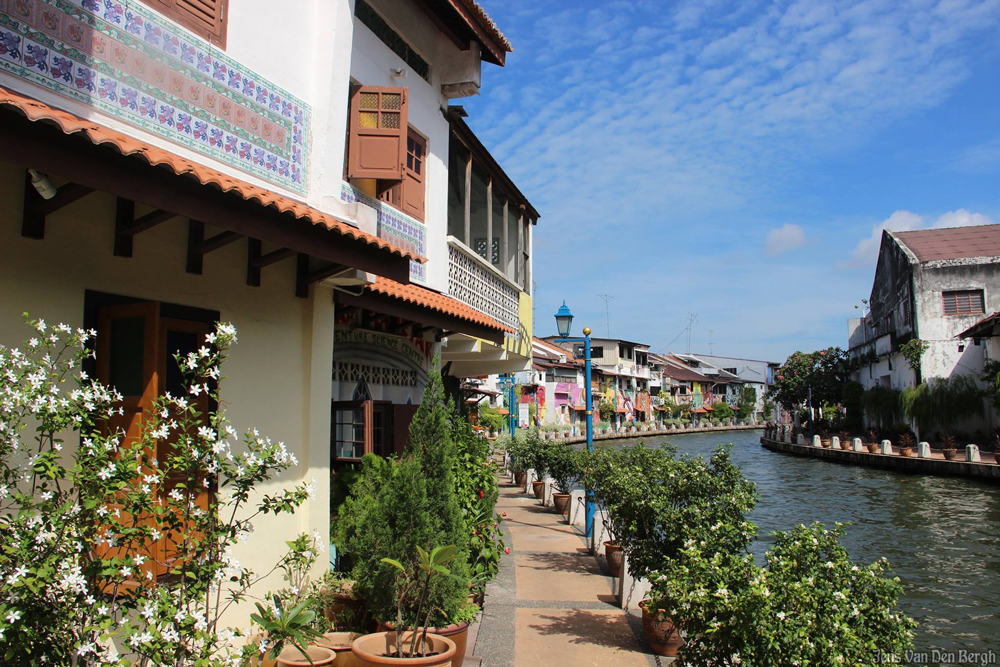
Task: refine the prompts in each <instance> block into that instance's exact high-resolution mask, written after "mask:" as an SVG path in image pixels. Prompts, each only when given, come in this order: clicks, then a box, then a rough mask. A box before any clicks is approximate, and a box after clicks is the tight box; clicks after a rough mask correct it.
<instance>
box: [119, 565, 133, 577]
mask: <svg viewBox="0 0 1000 667" xmlns="http://www.w3.org/2000/svg"><path fill="white" fill-rule="evenodd" d="M121 573H122V576H123V577H130V576H132V568H130V567H128V566H127V565H126V566H125V567H123V568H122V569H121Z"/></svg>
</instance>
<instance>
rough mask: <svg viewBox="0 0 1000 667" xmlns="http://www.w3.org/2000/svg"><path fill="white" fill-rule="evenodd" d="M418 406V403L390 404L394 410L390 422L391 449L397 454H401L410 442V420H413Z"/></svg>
mask: <svg viewBox="0 0 1000 667" xmlns="http://www.w3.org/2000/svg"><path fill="white" fill-rule="evenodd" d="M419 408H420V406H419V405H409V404H405V405H398V404H397V405H393V406H392V409H393V412H394V415H393V424H392V442H393V450H394V452H395V453H396V454H397V455H399V456H402V455H403V451H404V450H405V449H406V445H407V443H408V442H410V422H411V421H413V416H414V415H415V414H417V410H418V409H419Z"/></svg>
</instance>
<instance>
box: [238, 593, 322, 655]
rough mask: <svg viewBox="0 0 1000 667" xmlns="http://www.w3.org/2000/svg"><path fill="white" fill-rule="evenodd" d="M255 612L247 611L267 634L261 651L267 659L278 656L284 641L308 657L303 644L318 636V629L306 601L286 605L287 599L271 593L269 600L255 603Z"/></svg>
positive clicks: (314, 614) (308, 603)
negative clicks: (268, 601) (290, 605)
mask: <svg viewBox="0 0 1000 667" xmlns="http://www.w3.org/2000/svg"><path fill="white" fill-rule="evenodd" d="M255 605H256V607H257V613H256V614H250V620H251V621H253V622H254V623H256V624H257V625H258V626H259V627H260V628H261V629H262V630H263V631H264V634H265V635H266V636H267V644H266V645H265V646H263V647H261V648H262V651H261V652H264V651H267V655H268V657H269V658H270V659H271V660H274V659H276V658H277V657H278V654H280V653H281V650H282V649H283V648H284V647H285V644H286V643H288V644H291V645H292V646H294V647H295V648H297V649H298V650H299V651H300V652H301V653H302V655H303V656H304V657H305V658H306V659H307V660H308V659H309V657H308V654H307V653H306V646H308V644H309V642H310V640H313V639H316V638H317V637H321V636H322V633H321V632H319V631H317V630H316V629H314V628H313V623H314V622H315V618H316V612H315V611H314V610H313V609H310V608H309V606H310V601H309V600H302V601H301V602H299V603H298V604H296V605H295V606H293V607H287V608H286V606H287V601H286V600H282V599H281V597H280V596H278V595H274V596H273V599H272V602H271V604H267V605H264V604H261V603H260V602H257V603H255Z"/></svg>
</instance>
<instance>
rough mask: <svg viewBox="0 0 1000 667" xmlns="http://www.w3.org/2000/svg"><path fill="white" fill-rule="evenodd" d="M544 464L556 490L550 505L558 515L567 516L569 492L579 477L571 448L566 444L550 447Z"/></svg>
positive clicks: (577, 465)
mask: <svg viewBox="0 0 1000 667" xmlns="http://www.w3.org/2000/svg"><path fill="white" fill-rule="evenodd" d="M546 463H547V466H546V467H547V468H548V471H549V475H550V476H551V477H552V480H553V484H554V486H555V488H556V492H554V493H553V494H552V505H553V506H554V507H555V510H556V512H558V513H559V514H564V515H566V516H569V501H570V491H571V490H572V488H573V484H574V482H576V480H577V478H578V477H579V476H580V468H579V464H578V461H577V455H576V452H575V451H574V450H573V446H572V445H570V444H567V443H559V444H555V445H552V446H551V447H549V450H548V452H547V456H546Z"/></svg>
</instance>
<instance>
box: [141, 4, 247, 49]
mask: <svg viewBox="0 0 1000 667" xmlns="http://www.w3.org/2000/svg"><path fill="white" fill-rule="evenodd" d="M208 1H209V2H214V3H215V9H216V13H215V16H213V17H212V18H211V20H212V21H213V22H214V27H212V28H210V27H209V26H208V25H207V24H206V23H205V22H204V21H203V20H199V18H197V17H196V15H195V14H196V11H197V10H196V9H194V8H191V7H189V6H190V5H200V6H202V7H204V5H205V3H204V2H198V0H140V2H142V3H143V4H145V5H147V6H149V7H152V8H153V9H155V10H156V11H158V12H159V13H161V14H163V15H164V16H166V17H167V18H168V19H170V20H171V21H173V22H174V23H177V24H178V25H181V26H183V27H185V28H186V29H188V30H189V31H190V32H192V33H194V34H195V35H198V36H199V37H201V38H202V39H204V40H206V41H208V42H210V43H211V44H212V46H217V47H219V48H220V49H225V48H226V41H227V36H228V32H229V0H208Z"/></svg>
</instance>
